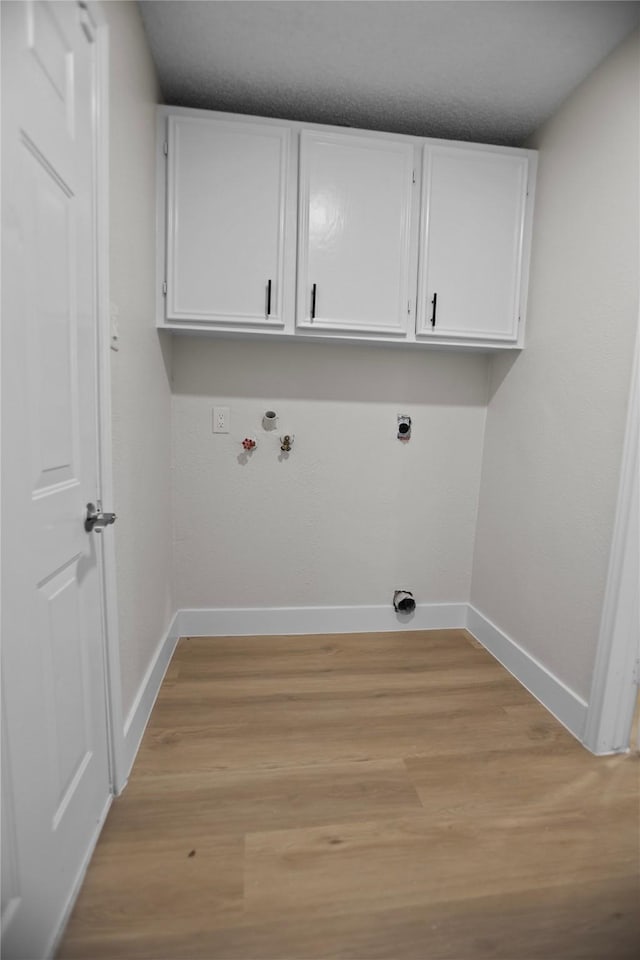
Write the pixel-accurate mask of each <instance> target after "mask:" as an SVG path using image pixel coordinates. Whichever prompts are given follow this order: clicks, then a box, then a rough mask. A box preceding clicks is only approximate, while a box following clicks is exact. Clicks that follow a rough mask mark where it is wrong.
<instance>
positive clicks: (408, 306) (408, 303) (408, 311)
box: [407, 300, 411, 314]
mask: <svg viewBox="0 0 640 960" xmlns="http://www.w3.org/2000/svg"><path fill="white" fill-rule="evenodd" d="M407 313H409V314H410V313H411V300H407Z"/></svg>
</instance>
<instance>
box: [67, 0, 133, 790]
mask: <svg viewBox="0 0 640 960" xmlns="http://www.w3.org/2000/svg"><path fill="white" fill-rule="evenodd" d="M79 5H80V6H84V7H85V8H86V10H87V12H88V14H89V16H90V18H91V20H92V21H93V25H94V26H95V41H94V42H95V44H96V156H95V170H94V173H95V204H96V206H95V210H96V285H97V291H96V293H97V304H96V318H97V326H98V329H97V364H96V371H97V384H96V401H97V411H98V416H97V430H98V485H99V490H98V497H99V498H100V499H101V500H102V502H103V503H104V505H105V509H107V510H111V509H113V504H114V488H113V469H112V428H111V307H110V293H109V291H110V278H109V196H110V190H109V51H110V44H109V28H108V25H107V21H106V18H105V15H104V12H103V10H102V7H101V4H100V0H83V2H81V3H80V4H79ZM96 539H98V538H96ZM99 543H100V549H99V551H98V562H99V567H100V569H99V580H100V594H101V608H102V609H101V619H102V637H103V651H104V664H105V684H106V703H107V717H106V723H107V734H108V741H109V779H110V783H111V789H112V792H113V793H114V794H116V795H117V794H119V793H121V791H122V790H123V788H124V786H125V784H126V782H127V771H126V764H125V759H124V718H123V711H122V678H121V673H120V643H119V631H118V595H117V588H116V550H115V536H114V532H113V531H111V530H105V531H104V533H102V534H101V535H100V537H99Z"/></svg>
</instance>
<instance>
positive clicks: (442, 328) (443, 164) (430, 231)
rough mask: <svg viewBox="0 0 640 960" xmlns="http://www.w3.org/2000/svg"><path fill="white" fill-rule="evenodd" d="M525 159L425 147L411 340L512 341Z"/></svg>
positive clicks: (517, 309)
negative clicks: (415, 301)
mask: <svg viewBox="0 0 640 960" xmlns="http://www.w3.org/2000/svg"><path fill="white" fill-rule="evenodd" d="M528 169H529V158H528V156H527V155H526V153H525V152H524V151H519V152H516V151H508V150H499V149H496V150H495V152H494V151H493V150H483V149H473V148H469V147H466V146H460V147H456V146H454V145H452V146H428V145H427V146H425V149H424V163H423V172H422V211H421V223H420V258H419V281H418V309H417V324H416V333H417V335H418V338H423V337H424V338H427V337H428V338H431V339H433V340H435V341H438V340H442V339H444V340H466V341H478V340H481V341H510V342H512V343H515V342H516V341H517V340H518V333H519V331H518V323H519V317H520V315H521V313H522V310H523V305H524V289H523V279H526V278H523V244H524V242H525V239H526V236H525V211H526V207H527V180H528Z"/></svg>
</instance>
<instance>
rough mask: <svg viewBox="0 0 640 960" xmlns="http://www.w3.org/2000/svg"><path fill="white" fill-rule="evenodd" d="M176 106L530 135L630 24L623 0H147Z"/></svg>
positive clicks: (634, 6)
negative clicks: (273, 0)
mask: <svg viewBox="0 0 640 960" xmlns="http://www.w3.org/2000/svg"><path fill="white" fill-rule="evenodd" d="M139 5H140V9H141V11H142V16H143V20H144V24H145V29H146V32H147V36H148V38H149V42H150V45H151V50H152V53H153V56H154V59H155V62H156V66H157V69H158V74H159V77H160V83H161V86H162V91H163V96H164V100H165V102H166V103H168V104H172V105H179V106H190V107H204V108H207V109H213V110H225V111H231V112H236V113H252V114H258V115H262V116H271V117H281V118H286V119H291V120H306V121H312V122H317V123H333V124H341V125H345V126H351V127H362V128H367V129H375V130H389V131H393V132H398V133H410V134H417V135H421V136H434V137H446V138H451V139H458V140H476V141H480V142H489V143H504V144H521V143H522V142H523V141H524V140H525V139H526V137H527V136H528V135H529V134H530V133H532V132H533V130H535V129H536V127H538V126H539V125H540V123H542V121H544V120H545V119H546V118H547V117H549V116H550V115H551V114H552V113H553V112H554V111H555V109H556V108H557V106H558V105H559V104H560V103H561V102H562V100H564V99H565V97H566V96H567V95H568V94H569V93H570V91H571V90H572V89H573V88H574V87H575V86H577V84H578V83H580V81H581V80H583V79H584V77H586V76H587V75H588V74H589V73H590V72H591V71H592V70H593V69H594V68H595V67H596V66H597V64H598V63H599V62H600V61H601V60H603V59H604V57H606V55H607V54H608V53H609V52H610V51H611V50H612V49H613V48H614V47H615V46H616V45H617V44H618V43H619V42H620V41H621V40H622V39H623V38H624V37H625V36H626V35H627V34H628V33H629V32H630V31H631V30H632V29H633V27H634V26H635V25H636V24H637V23H638V21H639V18H640V3H636V2H629V0H626V2H617V0H604V2H598V0H588V2H581V0H500V2H494V0H439V2H421V0H415V2H404V0H395V2H384V0H377V2H367V0H358V2H352V0H322V2H317V0H298V2H297V0H288V2H271V0H261V2H251V0H233V2H225V0H215V2H207V0H199V2H191V0H140V3H139Z"/></svg>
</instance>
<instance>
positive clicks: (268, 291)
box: [267, 280, 271, 317]
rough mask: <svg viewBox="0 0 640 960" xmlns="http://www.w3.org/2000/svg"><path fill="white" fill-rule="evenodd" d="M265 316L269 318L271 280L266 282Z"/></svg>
mask: <svg viewBox="0 0 640 960" xmlns="http://www.w3.org/2000/svg"><path fill="white" fill-rule="evenodd" d="M267 316H268V317H270V316H271V280H268V281H267Z"/></svg>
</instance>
